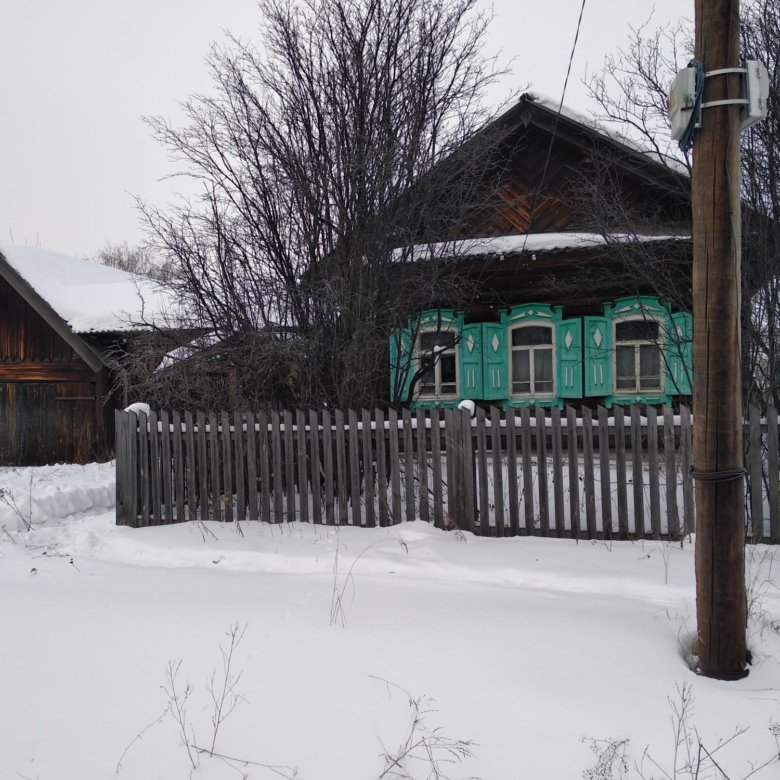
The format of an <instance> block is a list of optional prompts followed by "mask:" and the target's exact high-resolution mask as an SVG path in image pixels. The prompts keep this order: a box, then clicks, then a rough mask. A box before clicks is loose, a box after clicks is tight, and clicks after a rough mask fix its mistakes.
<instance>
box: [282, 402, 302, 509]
mask: <svg viewBox="0 0 780 780" xmlns="http://www.w3.org/2000/svg"><path fill="white" fill-rule="evenodd" d="M282 422H283V425H284V436H283V438H282V441H283V443H284V490H285V498H286V499H287V501H286V512H287V514H286V519H287V522H288V523H294V522H295V521H296V520H297V519H298V513H297V511H296V508H295V423H293V415H292V412H291V411H290V410H289V409H285V410H284V412H283V413H282Z"/></svg>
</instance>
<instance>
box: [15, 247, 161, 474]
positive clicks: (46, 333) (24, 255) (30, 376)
mask: <svg viewBox="0 0 780 780" xmlns="http://www.w3.org/2000/svg"><path fill="white" fill-rule="evenodd" d="M169 303H170V299H169V297H168V294H167V293H166V292H165V291H163V290H161V289H159V288H158V287H157V286H156V285H154V284H153V283H151V282H150V281H148V280H144V279H141V278H139V277H135V276H133V275H131V274H128V273H125V272H124V271H119V270H117V269H114V268H108V267H106V266H101V265H97V264H96V263H92V262H90V261H87V260H79V259H75V258H70V257H65V256H63V255H58V254H54V253H52V252H46V251H43V250H39V249H34V248H31V247H19V246H0V465H41V464H45V463H53V462H59V461H70V462H73V461H77V462H85V461H90V460H96V459H101V458H105V457H108V456H109V455H110V453H111V450H112V447H113V418H114V408H115V407H116V406H117V405H119V404H122V405H124V403H126V401H127V398H126V397H125V394H124V393H122V392H121V391H119V390H117V388H115V387H114V377H113V375H112V371H111V365H112V360H113V359H114V357H115V355H116V354H117V353H118V352H121V350H123V349H126V348H127V342H128V341H129V340H132V338H133V337H137V336H138V334H139V333H146V334H147V335H148V334H149V333H150V331H151V330H152V329H153V328H152V324H153V323H154V322H155V321H157V322H158V324H161V323H162V322H163V318H164V316H165V312H166V311H167V309H168V306H169ZM163 351H164V350H163Z"/></svg>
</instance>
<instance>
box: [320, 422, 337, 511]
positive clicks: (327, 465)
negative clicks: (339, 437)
mask: <svg viewBox="0 0 780 780" xmlns="http://www.w3.org/2000/svg"><path fill="white" fill-rule="evenodd" d="M322 460H323V473H324V475H325V522H326V523H327V524H328V525H336V499H335V491H334V482H333V426H332V424H331V419H330V411H329V410H328V409H323V410H322Z"/></svg>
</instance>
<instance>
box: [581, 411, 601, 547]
mask: <svg viewBox="0 0 780 780" xmlns="http://www.w3.org/2000/svg"><path fill="white" fill-rule="evenodd" d="M582 451H583V458H584V465H585V468H584V471H583V475H584V482H583V490H584V492H585V522H586V524H587V528H588V539H595V538H596V536H597V535H598V528H597V526H596V489H595V483H594V475H593V412H592V411H591V410H590V409H589V408H588V407H587V406H584V407H583V408H582Z"/></svg>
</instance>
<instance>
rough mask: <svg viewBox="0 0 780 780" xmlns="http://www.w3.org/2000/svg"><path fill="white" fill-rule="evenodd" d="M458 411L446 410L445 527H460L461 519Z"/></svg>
mask: <svg viewBox="0 0 780 780" xmlns="http://www.w3.org/2000/svg"><path fill="white" fill-rule="evenodd" d="M457 422H458V420H457V417H456V413H455V411H454V410H452V409H445V410H444V447H445V451H446V458H447V460H446V463H445V466H446V473H447V517H446V520H445V528H450V527H452V525H453V524H455V526H456V527H457V528H460V522H461V521H460V519H459V518H458V511H459V506H458V495H457V494H458V486H459V484H460V480H459V479H458V480H456V479H455V475H456V474H460V473H462V469H460V460H459V456H458V452H457V451H458V450H459V449H460V431H459V428H458V426H457Z"/></svg>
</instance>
